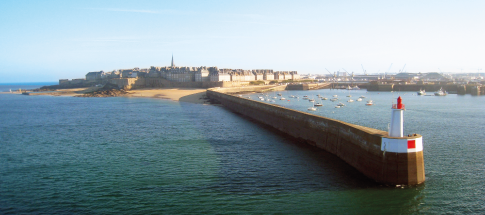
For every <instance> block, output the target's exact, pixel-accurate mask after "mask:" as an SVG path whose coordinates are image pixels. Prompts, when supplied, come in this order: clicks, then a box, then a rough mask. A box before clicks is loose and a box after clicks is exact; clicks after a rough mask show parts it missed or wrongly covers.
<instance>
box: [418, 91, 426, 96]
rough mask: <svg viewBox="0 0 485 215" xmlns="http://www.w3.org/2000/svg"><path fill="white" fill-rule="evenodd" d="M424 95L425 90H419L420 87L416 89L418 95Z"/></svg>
mask: <svg viewBox="0 0 485 215" xmlns="http://www.w3.org/2000/svg"><path fill="white" fill-rule="evenodd" d="M424 95H426V90H421V89H420V90H419V91H418V96H424Z"/></svg>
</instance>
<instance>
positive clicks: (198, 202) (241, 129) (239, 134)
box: [0, 90, 485, 214]
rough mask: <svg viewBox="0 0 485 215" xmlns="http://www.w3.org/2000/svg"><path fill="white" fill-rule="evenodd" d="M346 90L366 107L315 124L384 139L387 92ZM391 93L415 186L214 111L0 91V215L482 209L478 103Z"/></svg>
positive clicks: (350, 107) (326, 111)
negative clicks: (368, 102)
mask: <svg viewBox="0 0 485 215" xmlns="http://www.w3.org/2000/svg"><path fill="white" fill-rule="evenodd" d="M289 92H291V93H293V94H295V95H296V94H298V95H304V94H309V93H312V95H313V94H317V93H318V94H327V97H330V96H331V95H333V94H339V97H341V98H343V97H345V95H347V94H348V91H330V90H321V91H289ZM283 93H284V94H285V93H286V94H289V93H288V92H283ZM352 93H355V94H354V97H353V98H354V100H355V99H356V97H355V96H357V95H358V94H365V95H366V96H367V97H368V98H371V99H373V100H374V101H375V103H376V105H375V106H372V107H366V106H364V104H363V103H357V102H355V103H352V104H347V106H345V107H344V108H341V109H338V110H336V109H335V108H333V106H332V105H330V104H331V103H330V101H328V104H326V103H324V107H322V108H319V110H318V111H316V112H315V114H321V115H325V116H327V117H333V118H336V119H340V120H344V121H349V122H351V123H356V124H361V125H365V126H369V127H374V128H378V129H382V130H385V129H386V128H387V123H388V120H389V118H390V104H391V100H392V99H394V98H395V97H397V94H392V93H380V94H377V93H367V94H366V93H365V91H363V90H362V91H353V92H352ZM401 95H402V96H403V102H404V103H405V104H406V108H407V110H406V112H405V113H404V115H405V132H407V133H419V134H422V135H423V136H424V141H425V143H424V150H425V151H424V156H425V169H426V182H425V183H424V184H423V185H420V186H416V187H407V188H395V187H387V186H382V185H380V184H377V183H375V182H373V181H372V180H370V179H368V178H366V177H365V176H363V175H362V174H360V173H359V172H358V171H356V170H355V169H354V168H352V167H350V166H349V165H347V164H346V163H344V162H343V161H341V160H340V159H338V158H337V157H335V156H333V155H331V154H329V153H327V152H325V151H322V150H319V149H316V148H314V147H311V146H307V145H305V144H302V143H298V142H295V141H294V140H289V139H286V138H285V137H283V136H281V135H279V134H278V133H276V132H274V131H273V130H272V129H269V128H267V127H264V126H262V125H259V124H255V123H253V122H251V121H248V120H247V119H244V118H242V117H241V116H239V115H237V114H234V113H232V112H230V111H228V110H227V109H224V108H223V107H219V106H212V105H200V104H190V103H183V102H182V103H178V102H172V101H168V100H158V99H144V98H136V99H134V98H73V97H50V96H22V95H10V94H0V104H1V105H0V122H1V123H0V214H119V213H123V214H206V213H209V214H228V213H229V214H247V213H263V214H267V213H288V214H297V213H298V214H309V213H313V214H330V213H332V214H333V213H340V214H416V213H424V214H443V213H475V214H480V213H484V211H485V207H484V206H483V202H484V200H485V197H484V196H485V190H484V187H485V179H483V175H484V173H485V162H484V156H483V154H484V152H485V146H484V144H485V141H484V139H485V135H484V133H483V129H484V123H483V122H482V119H483V118H484V117H485V114H484V113H483V110H484V108H483V107H485V106H484V105H485V97H472V96H457V95H449V96H447V97H418V96H415V95H411V93H409V94H407V95H404V94H401ZM253 96H255V95H253ZM359 96H360V95H359ZM300 98H301V96H300ZM277 102H280V101H277ZM277 102H276V103H277ZM285 102H286V103H283V101H281V104H279V105H284V106H288V107H290V108H293V109H299V110H302V111H306V108H308V106H309V105H308V101H301V100H295V101H290V102H288V101H285Z"/></svg>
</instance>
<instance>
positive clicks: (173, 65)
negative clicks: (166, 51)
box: [172, 54, 175, 67]
mask: <svg viewBox="0 0 485 215" xmlns="http://www.w3.org/2000/svg"><path fill="white" fill-rule="evenodd" d="M172 67H175V64H174V63H173V54H172Z"/></svg>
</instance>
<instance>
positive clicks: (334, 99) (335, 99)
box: [330, 98, 338, 102]
mask: <svg viewBox="0 0 485 215" xmlns="http://www.w3.org/2000/svg"><path fill="white" fill-rule="evenodd" d="M337 100H338V99H337V98H333V99H330V101H332V102H334V101H337Z"/></svg>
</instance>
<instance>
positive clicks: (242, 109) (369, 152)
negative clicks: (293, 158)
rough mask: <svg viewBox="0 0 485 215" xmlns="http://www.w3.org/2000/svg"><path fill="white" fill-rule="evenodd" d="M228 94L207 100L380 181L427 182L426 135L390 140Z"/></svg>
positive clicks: (380, 134) (376, 133)
mask: <svg viewBox="0 0 485 215" xmlns="http://www.w3.org/2000/svg"><path fill="white" fill-rule="evenodd" d="M227 90H231V91H233V89H230V88H229V89H224V88H218V89H209V90H207V96H208V97H209V98H210V99H211V100H216V101H218V102H219V103H221V104H222V105H223V106H225V107H226V108H228V109H230V110H232V111H234V112H236V113H239V114H241V115H243V116H245V117H248V118H251V119H253V120H256V121H258V122H260V123H263V124H266V125H269V126H271V127H273V128H276V129H278V130H280V131H282V132H285V133H286V134H288V135H291V136H293V137H295V138H298V139H301V140H304V141H305V142H307V143H308V144H310V145H313V146H316V147H318V148H321V149H324V150H326V151H328V152H330V153H333V154H335V155H337V156H338V157H340V158H341V159H342V160H344V161H345V162H347V163H348V164H350V165H351V166H353V167H355V168H356V169H357V170H358V171H360V172H362V173H363V174H364V175H366V176H368V177H369V178H372V179H374V180H375V181H377V182H380V183H384V184H391V185H397V184H400V185H416V184H420V183H423V182H424V181H425V175H424V160H423V147H422V137H421V135H416V136H412V137H402V138H394V137H389V136H388V134H387V132H385V131H381V130H377V129H373V128H368V127H364V126H359V125H354V124H350V123H346V122H342V121H338V120H334V119H330V118H326V117H322V116H316V115H312V114H309V113H305V112H301V111H296V110H292V109H288V108H284V107H281V106H277V105H273V104H267V103H263V102H259V101H254V100H250V99H245V98H242V97H239V96H237V95H231V94H228V93H235V92H234V91H233V92H227ZM388 114H389V115H390V112H389V113H388ZM410 146H411V147H410ZM413 147H414V148H413Z"/></svg>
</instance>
